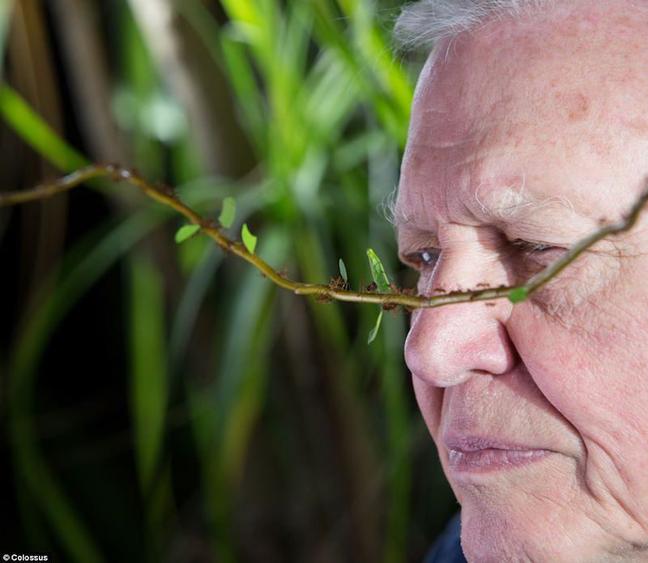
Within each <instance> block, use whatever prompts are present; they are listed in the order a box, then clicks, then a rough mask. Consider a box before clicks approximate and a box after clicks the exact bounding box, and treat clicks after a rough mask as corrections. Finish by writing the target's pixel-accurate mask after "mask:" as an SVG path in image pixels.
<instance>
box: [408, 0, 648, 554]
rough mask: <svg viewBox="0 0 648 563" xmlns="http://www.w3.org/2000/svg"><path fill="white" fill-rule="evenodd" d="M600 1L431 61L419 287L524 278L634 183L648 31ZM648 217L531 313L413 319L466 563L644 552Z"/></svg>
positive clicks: (624, 203) (419, 205) (646, 149)
mask: <svg viewBox="0 0 648 563" xmlns="http://www.w3.org/2000/svg"><path fill="white" fill-rule="evenodd" d="M591 4H596V3H591ZM603 4H604V3H601V4H600V5H599V7H598V8H597V10H599V11H595V10H594V9H592V8H590V9H589V10H587V13H586V14H584V15H583V14H581V15H580V16H574V15H572V16H567V15H566V14H555V15H554V16H552V17H547V18H545V19H542V20H540V19H536V20H535V21H533V22H529V23H524V24H523V23H520V22H517V23H512V22H498V23H491V24H489V25H488V26H486V27H485V28H484V29H483V30H480V31H479V32H478V33H476V34H474V35H473V36H471V37H464V36H461V37H459V38H458V39H457V40H456V41H454V42H453V43H452V44H451V45H445V46H443V49H442V50H441V51H440V56H439V58H438V60H436V62H435V61H433V60H429V61H428V63H427V65H426V67H425V69H424V71H423V73H422V75H421V77H420V80H419V85H418V88H417V95H416V99H415V103H414V107H413V115H412V123H411V128H410V136H409V142H408V147H407V152H406V155H405V159H404V162H403V170H402V179H401V185H400V190H399V197H398V201H397V206H396V216H397V222H398V238H399V247H400V254H401V256H402V257H403V259H404V260H405V261H406V262H409V263H411V264H412V265H413V266H415V267H416V268H417V269H419V270H420V283H419V290H420V292H421V293H425V294H434V293H435V292H437V291H438V288H443V289H445V290H454V289H470V288H477V287H479V286H480V284H487V285H489V286H497V285H500V284H507V285H509V284H515V283H516V282H520V281H522V280H525V279H527V278H528V277H530V276H531V275H532V274H534V273H535V272H537V271H539V270H540V269H542V268H543V267H544V266H546V265H547V264H549V263H551V262H552V261H554V260H555V259H557V258H558V257H559V256H560V255H561V254H562V253H563V252H564V249H565V248H566V247H568V246H569V245H570V244H571V243H573V242H575V241H576V240H578V239H579V238H581V237H583V236H584V235H586V234H588V233H590V232H592V231H593V230H595V229H597V228H598V226H599V224H600V221H601V220H602V219H606V220H608V221H609V220H617V219H619V217H620V216H621V215H622V214H623V212H624V211H626V210H627V209H628V208H629V207H630V206H631V204H632V203H633V201H634V200H635V198H636V197H637V195H638V193H639V192H640V191H641V189H642V188H643V185H644V180H645V179H646V176H647V174H648V111H647V110H648V72H646V69H648V57H647V55H646V51H647V47H648V42H647V41H646V40H645V38H644V36H645V29H646V25H647V24H646V21H644V20H645V18H642V19H641V21H639V19H638V18H637V16H636V14H633V16H632V18H629V17H628V16H627V15H625V14H624V13H623V10H622V9H621V8H619V9H616V8H615V9H610V8H608V9H607V10H605V11H604V10H603V8H602V7H601V5H603ZM609 4H614V5H616V6H620V3H617V2H615V3H609ZM585 5H587V3H585ZM644 218H645V216H644ZM645 225H646V221H645V220H644V221H642V222H641V224H639V225H637V226H636V227H635V229H634V230H633V231H632V232H631V233H630V234H629V235H628V236H625V237H623V238H615V239H613V240H609V241H603V242H602V243H600V244H598V245H597V246H596V247H594V249H593V250H592V251H591V252H587V253H586V255H584V256H582V257H581V258H579V259H578V261H577V262H576V263H574V264H573V265H572V266H570V268H569V269H568V270H566V271H565V272H564V273H563V274H561V275H560V277H559V278H557V279H556V280H554V281H553V282H552V283H551V284H550V285H549V286H548V287H546V288H544V289H543V290H541V291H540V292H539V293H537V294H535V295H534V296H533V297H532V298H531V299H530V300H529V301H528V302H524V303H522V304H518V305H516V306H512V305H511V304H510V303H509V302H507V301H504V300H500V301H497V302H494V304H485V303H472V304H460V305H452V306H448V307H442V308H439V309H426V310H419V311H416V312H414V313H413V315H412V322H411V330H410V333H409V336H408V338H407V342H406V346H405V357H406V361H407V364H408V366H409V368H410V370H411V372H412V374H413V382H414V389H415V392H416V396H417V400H418V403H419V406H420V409H421V412H422V413H423V416H424V418H425V421H426V423H427V425H428V427H429V429H430V432H431V434H432V436H433V438H434V440H435V442H436V444H437V446H438V449H439V454H440V458H441V461H442V463H443V467H444V470H445V472H446V475H447V476H448V479H449V481H450V483H451V485H452V487H453V489H454V491H455V493H456V495H457V498H458V499H459V501H460V503H461V506H462V544H463V548H464V551H465V552H466V554H467V556H468V557H469V558H470V559H471V560H478V561H526V560H531V561H552V562H555V561H608V560H610V561H612V560H615V561H616V560H639V561H645V560H648V551H647V550H646V546H647V545H648V233H647V232H646V229H645ZM534 245H535V246H534ZM538 245H539V246H538ZM437 249H438V250H440V254H439V256H438V260H436V264H435V257H436V254H437V253H438V252H437Z"/></svg>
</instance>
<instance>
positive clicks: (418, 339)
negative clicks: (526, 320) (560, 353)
mask: <svg viewBox="0 0 648 563" xmlns="http://www.w3.org/2000/svg"><path fill="white" fill-rule="evenodd" d="M439 269H441V271H440V272H439V271H438V270H439ZM443 270H445V274H444V271H443ZM461 270H463V271H464V272H466V269H465V268H461ZM468 270H469V271H470V270H471V269H470V268H469V269H468ZM453 271H454V273H457V269H456V268H452V267H449V266H448V265H444V264H439V265H438V267H437V272H435V275H434V280H433V282H432V283H433V285H434V286H440V287H446V288H449V287H453V285H454V286H456V285H457V284H459V283H460V284H461V286H462V287H475V286H476V285H477V283H479V282H478V281H477V280H468V281H467V280H466V276H463V278H464V279H461V280H458V279H456V277H455V279H454V280H453V282H454V283H451V280H450V279H449V277H451V276H452V275H453ZM472 271H475V270H474V269H473V270H472ZM469 277H471V278H472V277H473V276H472V275H470V276H469ZM444 278H445V279H444ZM482 279H483V278H482ZM444 282H446V283H445V284H444ZM500 283H505V280H501V279H500V280H498V281H497V282H495V283H492V282H491V283H489V285H499V284H500ZM426 293H427V292H426ZM511 307H512V305H511V304H510V303H509V302H508V301H507V300H497V301H493V302H492V303H491V304H490V305H487V304H486V302H483V301H480V302H477V301H476V302H472V303H460V304H456V305H447V306H443V307H439V308H432V309H418V310H416V311H414V312H413V313H412V321H411V326H410V331H409V334H408V336H407V340H406V342H405V361H406V363H407V366H408V367H409V369H410V371H411V372H412V375H414V376H415V377H417V378H419V379H421V380H423V381H425V382H427V383H429V384H431V385H434V386H436V387H449V386H452V385H458V384H460V383H463V382H464V381H466V380H467V379H469V378H470V377H471V376H473V375H475V374H479V373H484V372H486V373H489V374H493V375H501V374H504V373H507V372H508V371H510V370H511V369H512V368H513V367H514V366H515V364H516V363H517V361H519V358H518V356H517V354H516V351H515V347H514V345H513V343H512V342H511V339H510V337H509V335H508V332H507V330H506V326H505V324H504V323H505V322H506V320H507V319H508V317H509V316H510V313H511Z"/></svg>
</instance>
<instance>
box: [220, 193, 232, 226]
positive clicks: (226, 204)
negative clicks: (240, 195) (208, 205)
mask: <svg viewBox="0 0 648 563" xmlns="http://www.w3.org/2000/svg"><path fill="white" fill-rule="evenodd" d="M235 216H236V200H235V199H234V198H233V197H231V196H228V197H226V198H225V199H224V200H223V209H222V210H221V213H220V215H219V217H218V222H219V223H220V224H221V225H222V226H223V227H225V228H226V229H229V228H230V227H231V226H232V223H234V217H235Z"/></svg>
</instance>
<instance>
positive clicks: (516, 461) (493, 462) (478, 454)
mask: <svg viewBox="0 0 648 563" xmlns="http://www.w3.org/2000/svg"><path fill="white" fill-rule="evenodd" d="M550 453H552V452H550V451H549V450H506V449H498V448H485V449H483V450H475V451H462V450H452V449H451V450H448V466H449V468H450V469H451V470H452V471H454V472H472V473H485V472H488V471H501V470H505V469H513V468H515V467H520V466H523V465H528V464H530V463H534V462H536V461H540V460H542V459H544V458H545V457H547V456H548V455H549V454H550Z"/></svg>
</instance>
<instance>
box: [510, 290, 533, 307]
mask: <svg viewBox="0 0 648 563" xmlns="http://www.w3.org/2000/svg"><path fill="white" fill-rule="evenodd" d="M528 296H529V291H528V289H527V288H526V287H516V288H513V289H512V290H511V291H509V294H508V299H509V301H510V302H511V303H521V302H522V301H524V300H525V299H526V298H527V297H528Z"/></svg>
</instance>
